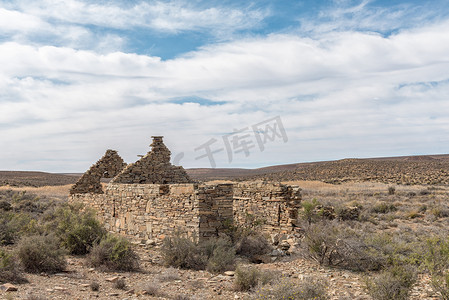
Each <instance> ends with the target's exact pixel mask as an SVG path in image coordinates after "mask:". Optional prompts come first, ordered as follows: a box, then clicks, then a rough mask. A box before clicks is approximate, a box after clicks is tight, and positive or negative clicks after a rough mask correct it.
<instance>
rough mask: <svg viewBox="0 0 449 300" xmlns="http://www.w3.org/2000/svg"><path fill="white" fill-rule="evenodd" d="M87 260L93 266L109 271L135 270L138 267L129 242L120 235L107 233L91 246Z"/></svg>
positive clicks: (136, 258) (137, 259) (136, 257)
mask: <svg viewBox="0 0 449 300" xmlns="http://www.w3.org/2000/svg"><path fill="white" fill-rule="evenodd" d="M87 258H88V262H89V263H90V264H91V265H92V266H94V267H102V268H105V269H107V270H111V271H135V270H137V269H138V268H139V258H138V256H137V254H136V253H135V252H134V250H133V249H132V247H131V243H130V242H129V241H128V240H127V239H125V238H124V237H121V236H116V235H112V234H107V235H106V236H105V237H104V238H103V239H102V240H101V241H100V243H99V244H96V245H94V246H93V248H92V250H91V252H90V253H89V255H88V257H87Z"/></svg>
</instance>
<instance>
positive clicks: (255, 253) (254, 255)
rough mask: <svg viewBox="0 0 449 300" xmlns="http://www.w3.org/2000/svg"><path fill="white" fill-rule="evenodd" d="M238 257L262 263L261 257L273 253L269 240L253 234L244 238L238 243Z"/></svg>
mask: <svg viewBox="0 0 449 300" xmlns="http://www.w3.org/2000/svg"><path fill="white" fill-rule="evenodd" d="M235 247H236V253H237V255H240V256H244V257H247V258H248V259H249V260H250V261H251V262H254V263H260V256H262V255H265V254H268V253H270V252H271V250H272V247H271V245H270V244H269V243H268V240H267V239H266V238H265V237H264V236H263V235H262V234H260V233H257V232H253V233H251V234H248V235H245V236H242V237H241V238H240V239H239V240H238V241H237V242H236V245H235Z"/></svg>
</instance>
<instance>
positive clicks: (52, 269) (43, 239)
mask: <svg viewBox="0 0 449 300" xmlns="http://www.w3.org/2000/svg"><path fill="white" fill-rule="evenodd" d="M64 254H65V251H64V250H63V249H61V248H60V247H59V246H58V242H57V239H56V238H55V237H54V236H52V235H46V236H45V235H35V236H29V237H24V238H23V239H22V240H21V241H20V243H19V244H18V246H17V256H18V258H19V260H20V262H21V264H22V265H23V267H24V269H25V271H27V272H30V273H40V272H47V273H56V272H60V271H63V270H64V269H65V266H66V261H65V257H64Z"/></svg>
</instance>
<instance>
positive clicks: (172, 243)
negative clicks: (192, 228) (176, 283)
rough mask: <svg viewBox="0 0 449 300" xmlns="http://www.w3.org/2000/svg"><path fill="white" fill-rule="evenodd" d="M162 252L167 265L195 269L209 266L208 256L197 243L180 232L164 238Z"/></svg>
mask: <svg viewBox="0 0 449 300" xmlns="http://www.w3.org/2000/svg"><path fill="white" fill-rule="evenodd" d="M161 253H162V257H163V259H164V262H165V264H166V265H167V266H172V267H175V268H182V269H193V270H204V269H205V268H206V266H207V259H208V258H207V256H206V255H205V254H204V253H202V252H201V251H200V249H199V248H198V247H197V244H196V243H195V242H194V241H192V240H190V239H188V238H183V237H181V236H180V235H179V234H176V235H174V236H172V237H166V238H165V239H164V243H163V245H162V248H161Z"/></svg>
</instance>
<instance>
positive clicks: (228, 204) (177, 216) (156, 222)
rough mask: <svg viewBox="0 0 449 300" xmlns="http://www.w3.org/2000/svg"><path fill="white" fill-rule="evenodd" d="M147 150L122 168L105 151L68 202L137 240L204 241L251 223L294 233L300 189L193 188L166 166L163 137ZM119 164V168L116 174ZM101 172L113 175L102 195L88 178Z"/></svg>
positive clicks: (264, 185)
mask: <svg viewBox="0 0 449 300" xmlns="http://www.w3.org/2000/svg"><path fill="white" fill-rule="evenodd" d="M151 146H152V150H151V151H150V152H149V153H148V154H147V155H145V156H144V157H142V158H141V159H140V160H139V161H137V162H136V163H133V164H130V165H128V166H126V167H124V166H125V164H124V163H123V160H121V158H120V159H118V158H117V157H119V156H118V155H117V153H116V152H115V151H114V152H113V153H112V152H109V151H110V150H108V152H106V153H107V154H108V153H109V155H108V156H107V155H105V156H104V157H103V158H102V159H100V161H99V162H98V163H97V164H95V165H94V166H92V167H91V169H89V171H87V172H86V174H84V175H83V176H82V177H81V178H80V180H79V181H78V183H77V184H75V186H74V187H73V188H72V190H71V198H70V201H74V202H81V203H84V204H85V205H86V206H90V207H93V208H94V209H95V210H96V212H97V215H98V217H99V219H100V220H101V221H102V222H103V223H104V225H105V227H106V229H107V230H109V231H111V232H116V233H121V234H125V235H128V236H131V237H134V238H136V239H140V240H142V239H152V240H155V241H161V240H162V239H164V238H165V236H167V235H171V234H174V233H175V232H180V233H183V234H185V235H186V236H190V237H192V238H194V239H196V240H203V239H207V238H209V237H212V236H217V235H218V234H219V233H220V232H224V231H225V229H226V228H225V224H228V225H229V224H232V225H234V226H246V225H248V222H253V221H254V220H255V219H256V220H258V223H261V229H262V231H263V232H266V233H270V234H275V233H293V232H294V231H296V229H298V228H297V222H298V209H299V207H300V203H301V189H300V188H299V187H297V186H289V185H284V184H281V183H270V182H240V183H236V184H213V185H209V184H202V183H195V182H193V181H192V180H191V179H190V178H189V176H188V175H187V173H186V171H185V170H184V168H182V167H177V166H173V165H171V164H170V151H169V150H168V149H167V147H166V146H165V145H164V144H163V142H162V137H160V136H157V137H153V143H152V144H151ZM108 158H111V159H110V160H108ZM97 165H98V166H97ZM119 165H120V166H122V169H121V170H120V172H117V169H118V168H119ZM95 166H97V167H95ZM102 166H104V167H102ZM105 166H114V168H112V167H110V168H106V167H105ZM92 169H93V171H91V170H92ZM97 169H100V170H102V172H99V171H95V170H97ZM105 170H107V175H108V176H110V175H111V174H116V176H115V177H114V178H113V180H112V181H111V182H110V183H109V184H108V186H107V188H106V190H105V192H104V193H103V191H102V190H101V192H100V189H101V184H100V183H99V179H98V175H96V177H95V182H97V179H98V183H99V184H100V188H99V187H98V185H95V184H93V183H92V182H93V181H94V180H93V179H92V178H93V176H92V175H91V174H97V173H98V174H100V178H101V176H105V175H106V174H105V172H106V171H105ZM83 178H84V179H83ZM88 179H89V180H88ZM86 182H88V183H87V184H86Z"/></svg>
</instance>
